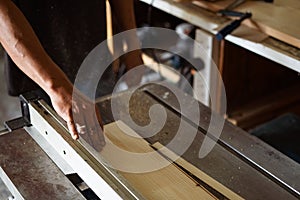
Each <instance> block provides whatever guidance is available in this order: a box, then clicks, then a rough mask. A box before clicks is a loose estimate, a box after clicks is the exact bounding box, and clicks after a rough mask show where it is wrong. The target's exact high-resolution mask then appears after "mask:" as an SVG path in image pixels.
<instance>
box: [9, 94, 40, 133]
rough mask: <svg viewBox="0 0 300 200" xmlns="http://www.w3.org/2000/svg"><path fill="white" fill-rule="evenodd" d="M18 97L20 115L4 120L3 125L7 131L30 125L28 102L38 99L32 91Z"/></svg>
mask: <svg viewBox="0 0 300 200" xmlns="http://www.w3.org/2000/svg"><path fill="white" fill-rule="evenodd" d="M19 98H20V103H21V111H22V117H19V118H16V119H12V120H9V121H6V122H4V126H5V128H6V129H7V130H8V131H9V132H11V131H13V130H16V129H20V128H23V127H25V126H30V125H31V122H30V114H29V107H28V104H29V102H32V101H36V100H38V99H39V97H38V96H37V95H36V94H35V93H34V92H28V93H25V94H22V95H20V97H19Z"/></svg>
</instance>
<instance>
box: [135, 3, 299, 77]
mask: <svg viewBox="0 0 300 200" xmlns="http://www.w3.org/2000/svg"><path fill="white" fill-rule="evenodd" d="M140 1H141V2H144V3H147V4H149V5H152V6H153V7H155V8H158V9H160V10H162V11H164V12H166V13H169V14H171V15H174V16H175V17H178V18H180V19H182V20H184V21H186V22H189V23H191V24H193V25H195V26H196V27H198V28H200V29H202V30H204V31H206V32H207V33H210V34H212V35H215V34H216V33H217V32H218V30H219V28H220V27H222V26H224V25H225V24H228V22H229V21H230V19H228V18H224V17H220V16H217V15H216V13H213V12H210V11H208V10H206V9H203V8H201V7H199V6H197V5H195V4H193V3H192V1H183V2H180V0H179V1H175V0H154V1H153V0H140ZM274 2H275V3H277V2H278V3H280V4H285V3H286V4H288V3H290V4H292V3H293V1H282V2H281V0H277V1H276V0H275V1H274ZM289 6H291V7H293V6H294V5H289ZM295 6H297V5H295ZM274 20H276V19H274ZM291 20H292V19H291ZM238 29H245V30H243V34H242V33H239V31H238ZM238 29H237V30H236V32H233V33H232V34H230V35H228V36H227V37H226V40H228V41H230V42H232V43H234V44H236V45H238V46H241V47H243V48H246V49H247V50H249V51H252V52H254V53H256V54H258V55H261V56H263V57H265V58H268V59H270V60H272V61H274V62H277V63H280V64H281V65H283V66H286V67H288V68H290V69H292V70H295V71H297V72H300V51H299V48H297V47H295V46H293V45H288V44H286V43H285V42H282V41H280V40H278V39H274V38H272V37H267V38H266V39H264V40H263V41H261V42H256V41H253V40H251V39H250V38H251V36H249V35H248V36H247V35H245V34H244V33H245V32H248V34H250V35H252V36H254V37H256V35H261V32H259V31H257V30H253V29H250V28H248V27H246V26H244V25H242V26H241V27H240V28H238ZM295 29H296V30H297V27H295ZM298 30H299V27H298ZM299 31H300V30H299Z"/></svg>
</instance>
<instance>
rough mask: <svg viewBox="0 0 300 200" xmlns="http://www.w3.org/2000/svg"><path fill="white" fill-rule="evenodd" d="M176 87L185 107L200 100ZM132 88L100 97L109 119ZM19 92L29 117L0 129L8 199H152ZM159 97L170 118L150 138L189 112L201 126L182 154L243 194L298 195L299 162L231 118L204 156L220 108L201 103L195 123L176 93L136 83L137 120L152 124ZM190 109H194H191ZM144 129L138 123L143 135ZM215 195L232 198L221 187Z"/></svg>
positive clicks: (167, 131)
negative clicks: (114, 103)
mask: <svg viewBox="0 0 300 200" xmlns="http://www.w3.org/2000/svg"><path fill="white" fill-rule="evenodd" d="M166 94H167V95H166ZM177 94H179V95H181V98H182V100H184V101H185V102H186V105H187V106H188V105H190V104H189V102H195V100H194V99H193V98H192V97H190V96H188V95H185V94H183V93H182V92H180V91H178V92H177ZM126 95H127V92H126V91H125V92H122V93H119V94H118V95H114V96H110V97H104V98H101V99H99V100H98V101H97V102H98V103H97V105H98V107H99V109H100V112H101V115H102V118H103V121H104V123H105V124H108V123H111V122H114V121H116V120H119V119H118V116H113V115H112V111H111V100H112V98H117V99H119V100H120V102H121V101H122V98H124V97H125V96H126ZM20 99H21V108H22V114H23V116H22V117H21V118H18V119H14V120H11V121H8V122H6V126H7V130H3V131H2V132H1V133H0V147H1V148H0V167H1V168H0V177H1V180H2V182H3V184H4V185H5V187H6V188H7V190H8V194H9V196H10V197H9V198H10V199H13V198H14V199H147V196H145V195H143V193H142V192H141V191H139V190H137V188H135V187H134V186H133V185H132V184H130V183H129V182H128V181H127V180H126V178H125V177H123V176H122V175H120V173H118V172H117V170H114V169H112V168H110V167H108V166H107V165H106V164H105V163H103V162H101V161H100V160H99V158H97V157H95V156H94V153H93V150H91V149H89V148H88V145H87V144H86V142H85V141H84V140H83V139H82V138H80V139H79V140H78V141H74V140H73V139H72V138H71V136H70V134H69V133H68V131H67V129H66V127H65V124H64V122H62V121H61V120H60V119H59V117H58V116H57V115H56V113H55V112H54V111H53V110H52V109H51V108H50V107H49V106H48V105H47V104H46V103H45V102H44V101H43V100H41V99H39V98H37V97H36V96H34V95H32V94H31V93H28V94H24V95H23V96H21V98H20ZM154 104H160V105H161V106H163V107H164V108H165V110H166V113H167V120H166V123H165V125H164V127H163V128H162V129H161V130H160V131H159V133H157V134H156V135H154V136H151V137H148V138H145V139H146V140H147V142H149V144H153V143H155V142H159V143H161V144H167V143H168V142H169V141H170V140H171V139H172V138H173V137H174V135H173V134H174V133H175V132H176V130H177V129H178V122H179V119H180V118H183V119H184V123H186V127H188V128H187V129H188V130H196V131H197V135H196V137H195V139H194V141H193V143H192V144H191V145H190V147H189V148H188V149H187V151H186V152H185V153H184V154H183V155H182V156H181V158H183V159H184V160H185V161H187V162H188V163H190V164H191V165H193V166H195V167H196V168H197V169H199V170H200V171H201V173H204V174H206V175H208V176H209V177H210V178H211V179H213V180H215V181H216V182H218V183H219V184H221V185H223V186H224V187H226V188H228V189H230V190H231V191H232V192H234V193H235V194H237V195H239V196H240V197H241V198H244V199H299V198H300V181H299V180H300V165H299V164H298V163H296V162H295V161H293V160H291V159H290V158H288V157H287V156H285V155H283V154H282V153H280V152H278V151H277V150H275V149H274V148H272V147H271V146H269V145H267V144H266V143H264V142H262V141H261V140H259V139H258V138H256V137H253V136H251V135H249V134H248V133H246V132H245V131H243V130H241V129H239V128H238V127H236V126H234V125H232V124H230V123H229V122H227V121H225V125H224V128H223V130H222V134H221V136H220V138H219V139H218V140H217V144H216V145H215V147H214V148H213V150H212V151H211V152H210V153H209V154H208V155H207V156H206V157H204V158H201V159H200V158H199V156H198V152H199V147H200V146H201V143H202V141H203V138H204V137H205V135H209V134H210V133H209V132H208V131H207V130H208V129H207V127H208V124H209V119H210V116H211V115H212V114H214V113H212V112H211V110H210V109H209V108H208V107H205V106H204V105H202V104H201V103H197V105H199V109H200V113H201V116H200V122H195V121H193V120H192V119H189V116H188V115H186V113H182V112H181V111H180V107H179V106H178V101H177V100H176V98H175V96H174V95H173V93H172V92H170V91H168V89H167V88H164V87H162V86H159V85H156V84H149V85H146V86H143V87H141V88H139V89H138V90H136V91H135V93H134V95H132V97H131V99H130V105H129V107H130V110H131V112H130V113H131V117H132V119H133V120H135V121H136V123H137V124H141V125H147V123H149V114H148V112H145V109H147V108H149V107H151V106H152V105H154ZM127 106H128V105H127ZM188 110H189V111H190V112H189V114H190V115H192V114H193V108H192V107H188ZM122 112H123V111H122V109H121V110H120V112H119V117H121V116H122ZM141 131H142V130H136V132H137V133H139V134H142V133H141ZM187 137H188V133H187ZM182 170H183V171H184V170H185V169H182ZM186 173H187V174H188V173H189V172H186ZM174 176H176V174H174ZM191 176H192V175H191ZM195 181H196V182H198V181H199V182H198V185H201V187H203V188H204V189H205V190H207V191H211V190H214V188H211V187H212V186H210V185H209V184H206V183H205V180H201V178H195ZM0 183H1V181H0ZM219 192H220V191H219ZM175 193H176V191H174V194H175ZM212 193H213V192H212ZM220 193H222V192H220ZM170 198H171V197H170ZM216 198H218V199H229V198H228V196H226V195H222V194H219V196H218V195H216ZM197 199H202V198H201V196H199V197H197Z"/></svg>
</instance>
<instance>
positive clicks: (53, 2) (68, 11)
mask: <svg viewBox="0 0 300 200" xmlns="http://www.w3.org/2000/svg"><path fill="white" fill-rule="evenodd" d="M14 2H15V4H16V5H17V6H18V8H19V9H20V10H21V11H22V12H23V14H24V15H25V17H26V18H27V20H28V21H29V23H30V24H31V26H32V27H33V29H34V31H35V33H36V35H37V36H38V38H39V40H40V42H41V44H42V46H43V47H44V48H45V50H46V52H47V53H48V54H49V56H50V57H51V58H52V59H53V61H54V62H55V63H56V64H57V65H58V66H59V67H61V69H62V70H63V71H64V72H65V73H66V75H67V76H68V78H69V79H70V80H71V82H74V80H75V77H76V73H77V71H78V69H79V67H80V65H81V63H82V61H83V60H84V58H85V57H86V56H87V54H88V53H89V52H90V51H91V50H92V49H93V48H94V47H95V46H97V45H98V44H99V43H101V42H102V41H103V40H105V39H106V10H105V0H88V1H83V0H76V1H74V0H16V1H14ZM5 65H6V70H5V71H6V77H7V81H8V90H9V94H10V95H14V96H16V95H20V94H22V93H24V92H27V91H32V90H35V89H38V86H37V85H36V84H35V83H34V82H33V81H32V80H30V79H29V78H28V77H27V76H26V75H25V74H24V73H23V72H22V71H21V70H19V68H18V67H17V66H15V64H14V63H13V61H12V60H11V59H10V58H9V56H8V55H6V64H5Z"/></svg>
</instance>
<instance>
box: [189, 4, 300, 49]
mask: <svg viewBox="0 0 300 200" xmlns="http://www.w3.org/2000/svg"><path fill="white" fill-rule="evenodd" d="M231 2H232V0H224V1H218V2H214V3H211V2H206V1H200V0H196V1H193V3H194V4H195V5H198V6H200V7H202V8H206V9H208V10H211V11H213V12H217V11H218V10H221V9H224V8H225V7H226V6H228V5H229V4H230V3H231ZM289 3H290V4H293V5H289ZM298 6H299V3H297V4H295V5H294V1H292V0H290V1H286V2H283V1H280V2H278V3H265V2H259V1H247V2H245V3H243V4H241V5H240V6H238V7H236V9H235V10H236V11H240V12H246V11H250V12H251V13H252V14H253V16H252V18H251V20H245V21H244V22H243V24H245V25H247V26H249V27H251V28H255V29H258V30H260V31H262V32H263V33H266V34H268V35H269V36H272V37H274V38H277V39H279V40H281V41H283V42H286V43H288V44H290V45H293V46H295V47H298V48H300V34H299V33H300V26H299V21H300V9H299V7H298Z"/></svg>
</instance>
